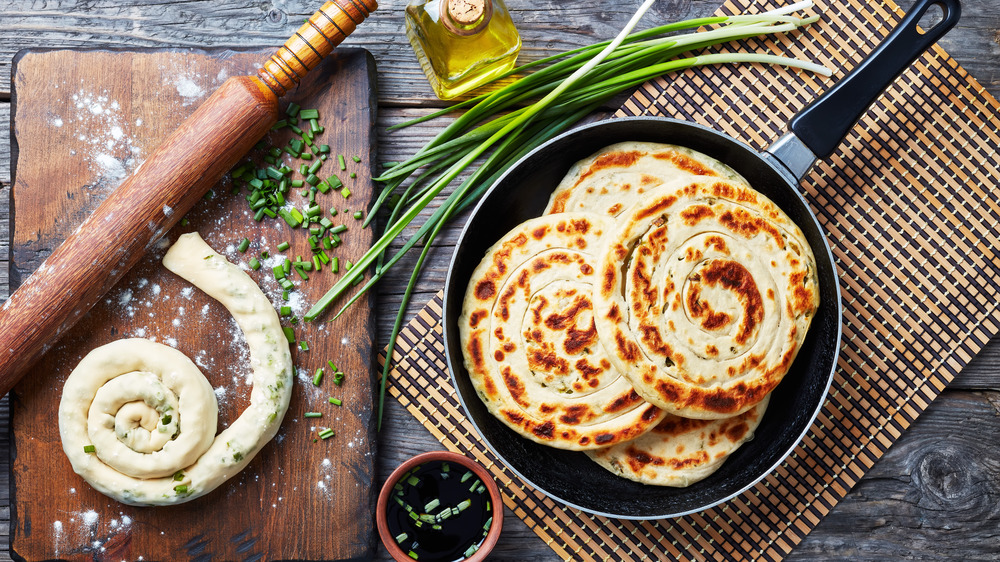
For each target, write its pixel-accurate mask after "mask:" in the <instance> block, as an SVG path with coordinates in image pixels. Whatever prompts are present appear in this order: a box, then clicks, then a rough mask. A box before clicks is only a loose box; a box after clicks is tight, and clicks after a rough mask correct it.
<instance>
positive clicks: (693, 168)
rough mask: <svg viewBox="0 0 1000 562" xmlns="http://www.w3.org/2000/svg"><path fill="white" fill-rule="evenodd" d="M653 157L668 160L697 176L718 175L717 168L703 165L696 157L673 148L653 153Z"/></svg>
mask: <svg viewBox="0 0 1000 562" xmlns="http://www.w3.org/2000/svg"><path fill="white" fill-rule="evenodd" d="M653 158H656V159H657V160H668V161H670V162H672V163H673V165H674V166H676V167H677V168H678V169H680V170H683V171H685V172H688V173H689V174H692V175H695V176H718V175H719V174H718V173H716V171H715V170H713V169H711V168H709V167H707V166H704V165H702V163H701V162H698V161H697V160H695V159H694V158H691V157H690V156H688V155H687V154H682V153H680V152H676V151H673V150H666V151H663V152H657V153H654V154H653Z"/></svg>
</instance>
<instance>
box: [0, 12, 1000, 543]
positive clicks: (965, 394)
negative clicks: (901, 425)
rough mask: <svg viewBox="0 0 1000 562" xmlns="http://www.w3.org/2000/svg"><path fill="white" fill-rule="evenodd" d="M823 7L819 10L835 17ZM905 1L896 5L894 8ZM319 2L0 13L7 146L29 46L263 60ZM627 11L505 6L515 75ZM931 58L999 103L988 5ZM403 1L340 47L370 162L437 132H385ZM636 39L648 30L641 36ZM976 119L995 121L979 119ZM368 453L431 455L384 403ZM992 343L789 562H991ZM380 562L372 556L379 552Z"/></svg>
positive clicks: (997, 366) (1, 277)
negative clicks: (369, 137)
mask: <svg viewBox="0 0 1000 562" xmlns="http://www.w3.org/2000/svg"><path fill="white" fill-rule="evenodd" d="M837 3H838V2H837V1H833V2H831V4H832V6H831V7H830V8H829V9H836V4H837ZM910 3H911V0H901V1H900V4H902V5H903V6H904V7H905V6H908V5H909V4H910ZM320 4H321V2H320V0H259V1H253V2H251V1H248V0H231V1H228V2H218V1H217V0H183V1H181V0H172V1H171V0H167V1H159V2H154V1H152V0H48V1H46V2H40V1H38V0H0V77H2V79H0V123H2V124H3V128H4V130H5V131H9V130H10V127H9V121H10V80H9V73H10V65H11V58H12V57H13V55H14V53H16V52H17V51H18V50H19V49H23V48H29V47H36V48H37V47H60V48H87V47H151V46H181V47H207V46H261V45H279V44H280V43H282V42H283V41H284V39H285V38H287V36H288V35H289V34H290V32H291V31H292V30H294V28H295V27H297V22H301V21H302V20H303V19H304V18H306V17H308V16H309V15H310V14H311V13H312V12H313V11H314V10H315V9H316V8H317V7H318V6H319V5H320ZM638 4H639V2H638V0H634V1H633V0H630V1H628V2H593V1H583V0H532V1H530V2H529V1H522V0H508V6H509V7H510V8H511V11H512V14H513V17H514V20H515V22H516V24H517V25H518V27H519V29H520V31H521V35H522V38H523V40H524V49H523V50H522V55H521V56H522V59H521V60H522V61H528V60H534V59H537V58H540V57H542V56H545V55H548V54H552V53H555V52H557V51H560V50H564V49H568V48H572V47H576V46H580V45H583V44H589V43H592V42H596V41H599V40H602V39H605V38H609V37H611V36H613V35H614V34H615V33H616V32H617V31H618V30H619V29H620V27H621V26H622V25H623V24H624V23H625V21H627V19H628V18H629V16H630V15H631V14H632V12H633V10H634V9H635V7H637V6H638ZM964 4H965V10H964V14H963V18H962V21H961V22H960V23H959V25H958V27H957V28H956V29H955V30H953V31H952V32H951V33H950V34H949V35H948V36H947V37H946V39H945V40H944V41H943V44H944V46H945V48H946V49H947V50H948V52H949V53H951V55H952V56H953V57H955V58H956V59H957V60H958V61H959V62H960V63H961V64H962V65H963V66H964V67H965V68H966V69H967V70H969V72H970V73H971V74H972V75H973V76H974V77H975V78H976V79H978V80H979V81H980V82H981V83H982V84H983V85H984V86H985V87H986V89H987V90H989V91H990V92H991V93H992V94H993V95H1000V29H998V28H1000V3H997V2H996V0H966V1H965V2H964ZM404 5H405V0H383V1H382V2H381V7H380V9H379V11H378V12H376V13H375V14H374V15H373V16H372V18H371V19H370V20H369V21H368V22H366V23H365V24H364V25H363V26H362V27H360V28H359V29H358V31H357V32H355V34H354V35H352V36H351V38H350V40H349V41H348V44H351V45H355V46H361V47H364V48H366V49H368V50H370V51H371V52H372V53H373V54H374V56H375V58H376V59H377V61H378V69H379V78H378V79H379V81H378V89H379V150H380V160H382V161H393V160H400V159H402V158H405V157H406V156H408V155H409V154H411V153H412V152H413V151H414V150H416V149H417V148H418V147H419V146H420V145H421V144H423V142H424V141H426V140H427V139H428V138H429V137H430V136H431V135H432V134H433V133H434V132H435V131H436V130H437V129H438V128H439V127H441V123H440V122H432V123H425V124H423V125H421V126H417V127H412V128H409V129H404V130H401V131H395V132H386V130H385V128H386V127H387V126H389V125H391V124H394V123H398V122H400V121H403V120H405V119H408V118H410V117H413V116H417V115H422V114H425V113H427V112H428V111H429V110H430V109H431V108H436V107H440V106H441V102H440V101H439V100H437V99H436V98H435V97H434V95H433V93H432V92H431V90H430V87H429V86H428V84H427V82H426V80H425V79H424V76H423V74H422V72H421V71H420V68H419V66H418V65H417V62H416V59H415V57H414V55H413V52H412V50H411V49H410V46H409V43H408V42H407V41H406V39H405V35H404V33H403V16H402V13H403V6H404ZM717 5H718V0H660V1H659V2H658V3H657V4H656V5H655V7H654V8H653V9H652V10H651V11H650V13H649V14H648V15H647V20H646V22H654V21H655V22H666V21H673V20H677V19H683V18H688V17H695V16H701V15H707V14H710V13H711V12H713V11H714V10H715V9H716V7H717ZM647 25H648V23H647ZM987 118H991V119H996V118H997V117H996V116H995V115H990V116H987ZM9 156H10V138H9V134H8V133H6V132H5V133H3V134H0V296H2V297H3V298H6V296H7V295H8V294H9V289H8V287H9V283H10V279H9V273H8V269H9V257H8V254H9V248H10V222H9V221H10V213H9V196H10V191H9V184H10V180H11V177H10V163H9ZM461 222H462V221H461V219H460V220H459V221H457V222H456V223H455V225H453V227H452V228H450V229H449V230H447V231H446V232H445V233H444V234H443V235H442V236H440V237H439V239H438V242H437V244H438V246H440V247H438V248H437V249H436V251H435V252H434V253H433V254H432V258H431V259H430V263H429V264H428V266H427V267H426V269H425V272H424V274H423V277H422V278H421V280H420V284H419V286H418V288H417V291H416V293H415V296H414V300H413V302H412V303H411V304H410V306H409V311H408V312H409V313H410V315H411V316H412V315H413V314H415V313H416V311H417V310H419V309H420V307H422V306H423V305H424V303H426V302H427V300H428V299H430V297H431V296H432V295H434V293H436V292H437V291H438V290H440V288H441V287H442V286H443V285H444V276H445V271H446V269H447V263H448V260H449V258H450V249H451V247H452V246H453V244H454V242H455V239H456V237H457V234H458V231H459V225H460V224H461ZM404 269H405V268H402V269H400V270H399V271H400V273H399V274H397V275H390V277H389V278H388V279H386V280H385V281H384V282H382V284H381V285H380V287H379V293H378V299H379V308H378V314H379V320H378V345H379V346H382V345H384V344H385V343H386V341H387V339H388V337H389V332H390V329H391V326H392V321H393V318H394V316H395V312H396V310H398V307H399V303H400V300H401V295H402V292H403V289H404V287H405V282H406V280H405V277H404V276H403V274H402V271H403V270H404ZM387 403H388V404H389V407H388V413H387V423H386V426H385V427H384V429H383V431H382V433H381V435H380V439H381V445H380V451H381V452H380V458H379V462H378V470H379V477H380V480H381V479H384V478H385V476H386V475H388V473H389V472H390V471H391V470H392V469H393V468H394V467H395V466H396V465H398V464H399V463H400V462H402V460H403V459H405V458H407V457H409V456H411V455H413V454H416V453H419V452H422V451H427V450H432V449H441V448H442V447H441V445H440V444H438V442H437V441H436V440H434V438H433V437H431V436H430V434H429V433H428V432H427V431H426V430H424V429H423V427H422V426H421V425H420V424H418V423H417V422H416V420H414V419H413V418H412V417H411V416H410V415H409V414H408V413H407V412H406V411H405V410H403V409H402V407H400V406H399V405H398V404H397V403H395V401H393V400H391V399H390V400H388V401H387ZM0 425H2V427H0V551H2V552H0V559H7V557H8V554H7V544H8V535H9V521H10V508H9V497H10V496H9V486H8V458H7V452H8V450H9V445H8V438H7V431H6V428H7V426H8V421H7V417H6V413H5V412H3V413H2V415H0ZM998 443H1000V337H998V338H994V339H993V341H991V342H990V343H989V345H988V346H987V347H986V348H985V349H984V350H983V352H982V353H981V354H980V355H979V357H977V358H976V359H975V360H973V362H972V363H971V364H970V365H969V366H968V367H967V368H966V369H965V371H963V373H962V374H961V375H960V376H959V377H958V378H957V379H956V380H955V381H954V382H953V383H952V384H951V385H950V386H949V387H948V389H947V390H946V391H945V392H944V393H943V394H942V395H941V397H940V398H939V399H938V400H937V401H935V402H934V403H933V404H932V405H931V406H930V408H929V409H928V410H927V411H926V413H925V414H924V415H923V416H921V417H920V419H919V420H918V421H917V423H916V424H915V425H914V426H913V427H911V428H910V429H909V430H908V431H907V432H906V433H905V434H904V435H903V437H902V438H901V439H900V440H899V441H898V442H897V443H896V444H895V445H893V447H892V448H891V449H890V450H889V452H888V453H887V454H886V455H885V456H884V457H883V458H882V459H881V460H880V461H879V462H878V463H877V464H876V465H875V466H874V467H873V469H872V470H871V471H869V473H868V474H867V475H866V476H865V477H864V478H863V479H862V480H861V482H860V483H859V484H858V485H857V486H856V487H855V488H854V489H853V490H852V491H851V492H850V493H849V494H848V496H847V497H846V498H845V499H844V500H843V501H842V502H841V503H840V504H838V505H837V507H836V508H835V509H834V510H833V512H832V513H831V514H830V515H829V516H827V517H826V518H825V519H824V520H823V521H822V522H820V524H819V525H818V526H817V527H816V529H815V530H814V531H813V532H812V533H811V534H810V535H809V536H808V537H807V538H806V539H805V540H804V541H803V542H802V543H801V544H800V545H799V546H798V547H796V549H795V550H794V552H793V553H792V555H791V556H790V559H844V558H850V559H852V560H854V559H870V560H885V559H901V558H902V559H940V558H942V557H947V558H955V559H997V558H1000V447H998V446H997V444H998ZM504 531H505V532H504V535H503V537H502V538H501V540H500V543H499V545H498V547H497V549H496V550H495V557H494V558H495V559H498V560H500V559H506V560H524V561H528V560H553V559H555V558H556V557H555V555H554V554H553V552H552V551H551V550H550V549H549V548H548V547H547V546H546V545H545V544H544V543H543V542H542V541H541V540H539V539H538V538H537V537H536V536H535V535H534V534H533V533H532V532H531V531H530V530H528V529H527V527H526V526H525V525H524V524H523V523H521V521H520V520H519V519H517V518H516V517H514V516H513V515H511V514H510V513H509V512H508V514H507V517H506V519H505V521H504ZM381 556H382V557H385V551H384V550H382V551H381Z"/></svg>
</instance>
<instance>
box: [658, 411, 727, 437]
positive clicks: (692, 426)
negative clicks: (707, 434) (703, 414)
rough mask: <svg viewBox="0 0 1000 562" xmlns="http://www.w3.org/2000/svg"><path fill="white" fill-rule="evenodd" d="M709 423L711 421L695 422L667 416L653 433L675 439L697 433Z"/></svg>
mask: <svg viewBox="0 0 1000 562" xmlns="http://www.w3.org/2000/svg"><path fill="white" fill-rule="evenodd" d="M710 423H712V420H696V419H692V418H682V417H680V416H667V417H666V418H664V419H663V421H661V422H660V423H658V424H656V427H654V428H653V431H654V432H655V433H658V434H660V435H668V436H671V437H677V436H679V435H684V434H685V433H690V432H692V431H697V430H699V429H701V428H703V427H705V426H706V425H708V424H710Z"/></svg>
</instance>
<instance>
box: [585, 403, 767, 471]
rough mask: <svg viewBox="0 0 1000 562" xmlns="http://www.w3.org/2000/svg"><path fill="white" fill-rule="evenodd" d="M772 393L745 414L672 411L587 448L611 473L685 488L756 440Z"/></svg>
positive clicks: (588, 453)
mask: <svg viewBox="0 0 1000 562" xmlns="http://www.w3.org/2000/svg"><path fill="white" fill-rule="evenodd" d="M769 399H770V395H768V396H767V397H765V398H764V400H762V401H760V402H758V403H757V405H756V406H754V407H753V408H750V409H749V410H747V411H746V412H743V413H742V414H738V415H736V416H733V417H730V418H723V419H719V420H693V419H690V418H682V417H678V416H674V415H668V416H667V417H666V418H664V420H663V421H661V422H660V423H659V424H658V425H657V426H656V427H654V428H653V429H652V430H650V431H649V432H648V433H644V434H643V435H641V436H640V437H638V438H636V439H635V440H633V441H628V442H625V443H619V444H617V445H614V446H612V447H607V448H604V449H597V450H595V451H587V456H589V457H590V458H591V460H593V461H594V462H596V463H597V464H599V465H601V466H603V467H604V468H606V469H608V470H610V471H611V472H613V473H615V474H617V475H618V476H622V477H625V478H628V479H629V480H635V481H636V482H642V483H643V484H651V485H654V486H675V487H678V488H683V487H685V486H690V485H691V484H694V483H695V482H698V481H699V480H703V479H705V478H707V477H708V476H709V475H710V474H712V473H713V472H715V471H716V470H718V469H719V467H720V466H722V463H724V462H725V461H726V459H727V458H729V455H731V454H732V453H733V452H734V451H736V449H739V448H740V445H743V444H744V443H746V442H747V441H749V440H750V439H752V438H753V433H754V431H755V430H756V429H757V426H758V425H760V420H761V419H762V418H763V417H764V410H765V409H766V408H767V403H768V400H769Z"/></svg>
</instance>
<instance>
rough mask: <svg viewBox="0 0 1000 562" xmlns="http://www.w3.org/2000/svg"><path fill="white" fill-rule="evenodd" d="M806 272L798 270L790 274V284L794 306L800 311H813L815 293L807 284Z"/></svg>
mask: <svg viewBox="0 0 1000 562" xmlns="http://www.w3.org/2000/svg"><path fill="white" fill-rule="evenodd" d="M805 280H806V272H805V271H796V272H794V273H792V274H791V275H789V276H788V284H789V285H791V286H792V306H793V308H794V309H795V310H797V311H799V312H811V311H812V309H813V303H814V301H815V295H813V292H812V291H811V290H809V289H807V288H806V286H805Z"/></svg>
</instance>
